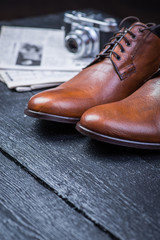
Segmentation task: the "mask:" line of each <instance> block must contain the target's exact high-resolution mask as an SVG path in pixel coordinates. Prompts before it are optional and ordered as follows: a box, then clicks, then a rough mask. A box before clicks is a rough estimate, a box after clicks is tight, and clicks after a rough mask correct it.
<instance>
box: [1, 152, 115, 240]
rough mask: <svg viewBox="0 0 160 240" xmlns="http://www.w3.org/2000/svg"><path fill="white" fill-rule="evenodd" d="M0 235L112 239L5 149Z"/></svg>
mask: <svg viewBox="0 0 160 240" xmlns="http://www.w3.org/2000/svg"><path fill="white" fill-rule="evenodd" d="M0 239H1V240H11V239H12V240H13V239H16V240H21V239H23V240H24V239H26V240H28V239H37V240H40V239H46V240H47V239H51V240H52V239H53V240H55V239H66V240H68V239H71V240H73V239H81V240H82V239H83V240H84V239H86V240H88V239H91V240H92V239H94V240H97V239H104V240H106V239H107V240H111V238H110V237H109V236H108V235H107V234H106V233H104V232H103V231H101V230H99V229H98V227H96V226H95V225H94V224H93V223H92V222H90V221H89V220H87V219H86V218H85V217H83V216H82V215H81V214H79V213H77V212H76V211H75V210H74V209H73V208H72V207H70V206H68V205H67V204H66V203H65V202H64V201H63V200H62V199H60V198H59V197H58V196H57V195H56V194H55V193H54V192H53V191H52V190H49V189H46V188H45V187H44V186H43V185H42V184H40V183H39V182H38V181H36V180H35V179H34V178H33V177H32V176H30V175H29V174H28V173H27V172H25V171H24V170H23V169H22V168H20V167H19V166H17V165H16V164H15V163H14V162H12V161H10V160H9V159H7V158H6V157H5V156H3V155H2V154H1V153H0Z"/></svg>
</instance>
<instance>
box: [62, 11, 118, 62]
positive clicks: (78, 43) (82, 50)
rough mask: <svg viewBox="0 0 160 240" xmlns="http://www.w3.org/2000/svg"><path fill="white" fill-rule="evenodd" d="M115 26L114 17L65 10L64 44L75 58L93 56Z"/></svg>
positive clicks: (115, 29)
mask: <svg viewBox="0 0 160 240" xmlns="http://www.w3.org/2000/svg"><path fill="white" fill-rule="evenodd" d="M117 26H118V24H117V21H116V20H115V19H114V18H104V17H103V16H102V14H101V13H98V14H93V13H92V14H86V13H82V12H77V11H72V12H66V13H65V14H64V27H65V46H66V48H67V49H68V50H69V51H70V52H71V53H74V56H75V57H77V58H80V57H95V56H96V55H97V54H98V53H99V52H100V50H101V49H102V48H103V47H104V44H105V43H107V42H108V40H109V38H110V37H111V36H112V35H113V32H115V31H117V29H118V27H117Z"/></svg>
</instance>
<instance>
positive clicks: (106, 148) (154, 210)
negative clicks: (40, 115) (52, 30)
mask: <svg viewBox="0 0 160 240" xmlns="http://www.w3.org/2000/svg"><path fill="white" fill-rule="evenodd" d="M53 18H54V17H53V16H52V20H53ZM42 24H43V19H42ZM35 93H36V92H28V93H16V92H13V91H10V90H8V89H7V88H6V86H4V84H2V83H1V84H0V106H1V107H0V148H1V151H3V152H5V153H7V154H8V156H9V158H10V160H8V164H9V163H10V162H11V160H13V161H15V162H17V163H18V164H19V165H21V166H23V167H24V168H25V171H27V173H28V174H31V175H33V176H34V177H35V179H38V180H39V181H41V182H42V184H44V186H48V187H50V189H51V190H52V191H53V192H54V193H55V194H57V196H58V197H59V198H60V199H61V200H63V201H64V202H65V204H68V205H70V206H72V207H74V211H75V214H76V213H77V212H78V213H79V214H80V215H82V216H83V218H84V222H85V219H87V220H88V221H90V222H91V223H92V224H94V225H95V228H96V229H99V230H100V231H101V232H102V237H100V238H99V237H97V238H96V239H103V234H106V239H107V237H108V238H109V237H110V238H111V239H124V240H130V239H131V240H132V239H136V240H141V239H145V240H147V239H155V240H159V239H160V192H159V185H160V152H158V151H147V150H134V149H128V148H122V147H116V146H112V145H109V144H103V143H100V142H96V141H93V140H90V139H89V138H86V137H84V136H82V135H81V134H79V133H78V132H77V131H76V130H75V129H74V126H71V125H66V124H58V123H53V122H47V121H39V120H37V119H33V118H29V117H25V116H24V114H23V112H24V108H25V105H26V104H27V102H28V100H29V98H30V97H31V96H32V95H33V94H35ZM6 167H7V166H6ZM10 168H11V167H10ZM22 175H23V174H22ZM26 176H27V175H26ZM6 181H7V180H6ZM26 186H27V185H26ZM28 187H29V186H28ZM0 188H1V187H0ZM32 190H33V189H32ZM6 191H7V190H6ZM44 191H47V190H44ZM37 192H38V190H37ZM6 194H7V192H6ZM40 194H41V193H39V194H38V193H37V195H38V197H40ZM53 198H55V196H54V197H53ZM57 199H58V198H57ZM24 201H25V199H24ZM49 201H50V200H47V199H46V206H48V204H50V203H49ZM57 201H58V200H57ZM71 211H73V209H72V210H71ZM0 214H1V210H0ZM71 214H72V213H71ZM63 219H64V221H65V213H64V216H63ZM48 221H50V220H48ZM77 221H78V220H77ZM62 224H63V222H62ZM4 225H5V224H4ZM35 228H38V227H37V225H35ZM73 228H74V226H73ZM95 231H96V230H95ZM86 234H87V233H86ZM73 239H74V237H73ZM82 239H83V238H82Z"/></svg>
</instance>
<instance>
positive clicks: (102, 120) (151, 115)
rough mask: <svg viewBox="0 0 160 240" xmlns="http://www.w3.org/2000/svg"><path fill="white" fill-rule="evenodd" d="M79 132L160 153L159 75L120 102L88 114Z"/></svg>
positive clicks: (81, 123)
mask: <svg viewBox="0 0 160 240" xmlns="http://www.w3.org/2000/svg"><path fill="white" fill-rule="evenodd" d="M76 128H77V130H78V131H80V132H81V133H82V134H84V135H88V136H90V137H92V138H95V139H97V140H100V141H103V142H107V143H113V144H117V145H122V146H128V147H135V148H147V149H160V74H159V76H158V77H156V78H153V79H151V80H149V81H148V82H146V83H145V84H144V85H143V86H142V87H141V88H139V89H138V90H137V91H136V92H134V93H133V94H132V95H130V96H129V97H127V98H125V99H123V100H121V101H119V102H115V103H110V104H104V105H100V106H97V107H93V108H91V109H89V110H87V111H86V112H85V113H84V114H83V115H82V117H81V121H80V122H79V123H78V124H77V126H76Z"/></svg>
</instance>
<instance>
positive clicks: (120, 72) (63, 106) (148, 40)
mask: <svg viewBox="0 0 160 240" xmlns="http://www.w3.org/2000/svg"><path fill="white" fill-rule="evenodd" d="M133 20H134V23H133V24H132V25H131V26H130V27H129V28H127V27H125V26H123V27H122V28H121V30H120V31H119V32H118V33H116V34H115V35H114V36H113V38H112V39H111V41H110V43H108V44H106V46H105V48H104V49H103V51H102V52H101V53H100V54H99V55H98V56H97V57H96V59H95V60H94V61H93V62H92V63H91V64H90V65H89V66H88V67H87V68H85V69H84V70H83V71H81V72H80V73H79V74H78V75H77V76H75V77H74V78H73V79H71V80H70V81H68V82H66V83H63V84H62V85H60V86H58V87H56V88H54V89H50V90H47V91H43V92H41V93H39V94H37V95H35V96H33V97H32V98H31V99H30V101H29V103H28V108H27V109H26V110H25V114H27V115H29V116H32V117H37V118H41V119H47V120H52V121H59V122H67V123H76V122H77V121H79V118H80V117H81V115H82V114H83V113H84V112H85V111H86V110H87V109H89V108H91V107H93V106H96V105H100V104H104V103H110V102H115V101H119V100H121V99H124V98H126V97H127V96H129V95H130V94H132V93H133V92H134V91H135V90H136V89H138V88H139V87H140V86H141V85H142V84H143V83H144V82H145V81H147V80H148V79H150V78H151V76H152V75H153V74H154V73H155V72H156V71H157V70H158V68H159V65H160V54H159V51H160V38H159V37H158V36H157V35H156V34H154V33H153V32H152V28H153V27H154V25H151V24H144V23H141V22H139V20H138V19H137V18H134V19H133ZM124 22H125V21H122V24H121V25H124Z"/></svg>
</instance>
